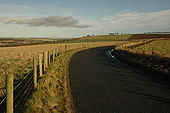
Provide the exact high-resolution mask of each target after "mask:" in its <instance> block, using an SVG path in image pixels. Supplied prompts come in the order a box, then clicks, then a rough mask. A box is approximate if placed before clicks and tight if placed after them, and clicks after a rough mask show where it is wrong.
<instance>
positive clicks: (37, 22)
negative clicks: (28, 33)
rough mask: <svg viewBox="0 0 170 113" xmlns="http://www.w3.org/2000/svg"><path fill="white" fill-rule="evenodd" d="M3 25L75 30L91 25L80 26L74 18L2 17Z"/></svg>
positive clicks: (0, 20) (0, 18)
mask: <svg viewBox="0 0 170 113" xmlns="http://www.w3.org/2000/svg"><path fill="white" fill-rule="evenodd" d="M0 22H1V23H6V24H19V25H22V24H23V25H28V26H30V27H41V26H45V27H49V26H54V27H59V28H62V27H75V28H87V27H90V26H89V25H81V24H79V20H76V19H74V18H72V17H61V16H48V17H41V18H27V17H22V16H20V17H0Z"/></svg>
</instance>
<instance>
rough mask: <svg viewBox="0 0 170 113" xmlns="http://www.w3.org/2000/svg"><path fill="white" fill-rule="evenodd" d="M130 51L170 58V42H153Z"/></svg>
mask: <svg viewBox="0 0 170 113" xmlns="http://www.w3.org/2000/svg"><path fill="white" fill-rule="evenodd" d="M131 51H135V52H137V53H141V54H142V53H143V52H144V53H145V54H146V55H152V54H153V55H156V56H160V57H169V58H170V40H155V41H153V42H151V43H148V44H145V45H142V46H139V47H136V48H132V49H131ZM152 52H153V53H152Z"/></svg>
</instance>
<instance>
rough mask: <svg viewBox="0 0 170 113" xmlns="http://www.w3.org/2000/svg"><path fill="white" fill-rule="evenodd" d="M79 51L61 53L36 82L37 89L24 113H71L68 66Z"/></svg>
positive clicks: (72, 108) (72, 110) (71, 102)
mask: <svg viewBox="0 0 170 113" xmlns="http://www.w3.org/2000/svg"><path fill="white" fill-rule="evenodd" d="M80 50H81V49H76V50H71V51H68V52H66V53H61V54H60V55H59V56H58V57H57V58H56V60H55V61H54V62H53V63H52V64H51V65H50V67H49V68H48V70H47V73H46V74H45V75H44V76H43V77H42V78H41V79H40V80H39V81H38V88H37V89H36V90H34V92H33V94H32V96H31V97H30V99H29V100H28V101H27V104H26V107H25V108H26V110H25V113H73V112H74V107H73V101H72V96H71V90H70V86H69V78H68V77H69V76H68V66H69V62H70V59H71V57H72V55H73V54H74V53H76V52H78V51H80Z"/></svg>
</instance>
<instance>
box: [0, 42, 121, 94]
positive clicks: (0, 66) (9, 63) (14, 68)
mask: <svg viewBox="0 0 170 113" xmlns="http://www.w3.org/2000/svg"><path fill="white" fill-rule="evenodd" d="M107 43H108V42H105V44H107ZM112 43H113V44H119V43H120V44H121V43H124V42H120V41H119V42H112ZM83 44H86V45H87V46H88V47H93V46H95V45H96V46H97V44H102V43H101V42H98V43H90V42H89V43H71V44H68V43H67V44H42V45H28V46H18V47H1V48H0V97H1V96H3V95H4V94H5V79H6V75H9V74H14V75H15V76H14V79H15V81H16V82H15V84H17V83H18V82H19V81H20V80H22V78H23V77H24V75H25V74H26V73H28V72H29V71H30V70H32V67H33V64H32V63H33V58H38V54H43V52H44V51H51V50H52V49H54V48H59V47H60V48H61V47H62V48H64V47H65V45H67V46H68V47H69V46H75V47H76V46H80V45H83Z"/></svg>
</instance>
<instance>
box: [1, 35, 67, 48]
mask: <svg viewBox="0 0 170 113" xmlns="http://www.w3.org/2000/svg"><path fill="white" fill-rule="evenodd" d="M63 40H64V39H53V38H2V37H1V38H0V47H14V46H24V45H36V44H51V43H58V42H61V41H63Z"/></svg>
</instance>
